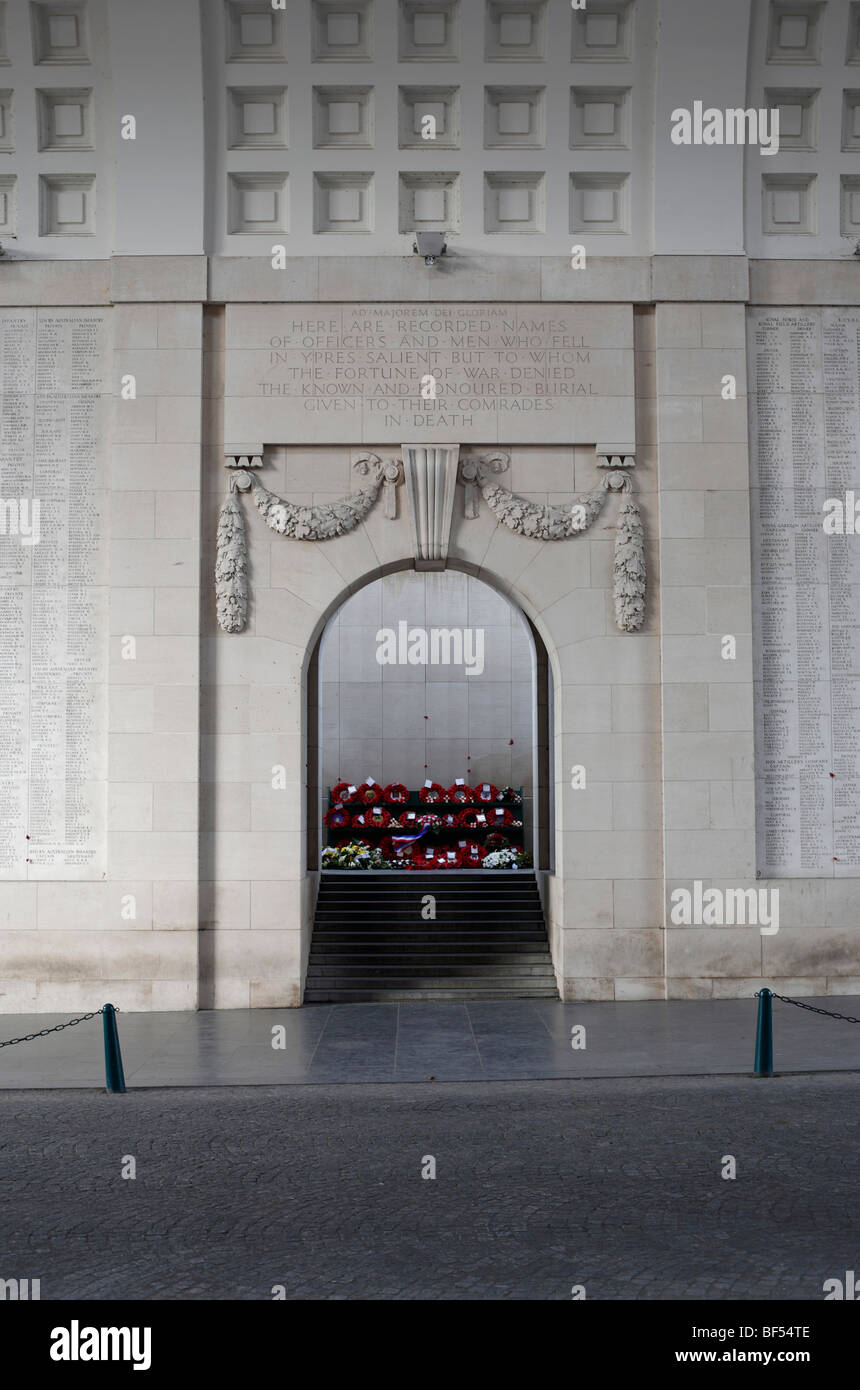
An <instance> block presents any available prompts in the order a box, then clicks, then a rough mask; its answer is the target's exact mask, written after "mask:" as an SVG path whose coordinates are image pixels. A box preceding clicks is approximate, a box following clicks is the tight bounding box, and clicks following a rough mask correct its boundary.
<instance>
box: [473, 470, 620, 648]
mask: <svg viewBox="0 0 860 1390" xmlns="http://www.w3.org/2000/svg"><path fill="white" fill-rule="evenodd" d="M508 465H509V459H508V457H507V455H505V454H489V455H487V456H485V457H482V458H475V459H464V460H463V462H462V463H461V465H460V477H461V481H462V482H463V483H464V484H465V488H466V517H467V518H470V519H472V518H475V517H476V516H477V515H478V501H477V495H476V493H477V491H480V493H481V495H482V496H483V499H484V501H485V502H486V504H487V506H488V507H489V509H490V511H491V512H492V513H493V515H494V516H495V517H496V519H497V520H498V521H500V522H501V523H502V525H504V526H507V528H508V530H510V531H514V532H515V533H516V534H517V535H520V536H528V537H530V538H531V539H533V540H540V541H561V540H567V539H568V538H569V537H571V536H578V535H581V534H582V533H583V532H584V531H587V530H588V528H589V527H590V526H591V525H592V524H593V523H594V522H595V521H596V520H597V518H598V516H600V514H601V512H602V511H603V508H604V506H605V505H606V499H607V497H608V496H609V493H610V492H620V493H621V494H622V503H621V507H620V511H619V516H618V522H617V525H616V532H615V563H614V576H613V578H614V594H615V621H616V623H617V624H618V627H619V628H620V629H621V631H622V632H638V631H639V629H640V628H641V627H642V624H643V622H644V621H645V592H646V583H647V578H646V569H645V532H644V529H643V526H642V518H641V516H640V514H639V506H638V504H637V502H636V499H635V497H634V495H633V482H632V479H631V478H630V475H629V473H628V472H627V468H628V467H632V466H633V460H632V459H631V458H630V457H629V456H625V457H623V458H619V459H618V462H616V461H615V458H614V457H610V456H608V457H607V462H606V464H604V465H602V466H604V467H606V468H607V469H608V472H607V474H606V476H605V477H604V478H603V481H602V482H601V485H600V487H599V488H597V489H596V490H595V491H594V492H592V493H588V494H587V495H586V496H584V497H575V498H574V499H573V501H572V502H568V503H565V505H564V506H546V505H544V506H542V505H541V504H540V503H538V502H530V501H529V500H528V498H525V497H518V496H517V495H516V493H513V492H510V491H509V490H508V488H505V487H502V486H501V484H500V483H498V482H496V481H495V479H496V477H497V476H498V475H499V474H500V473H503V472H505V470H506V469H507V467H508Z"/></svg>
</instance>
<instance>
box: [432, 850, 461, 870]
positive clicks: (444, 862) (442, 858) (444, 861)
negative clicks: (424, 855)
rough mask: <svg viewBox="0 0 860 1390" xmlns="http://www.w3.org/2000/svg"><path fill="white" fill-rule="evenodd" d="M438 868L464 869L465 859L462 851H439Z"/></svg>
mask: <svg viewBox="0 0 860 1390" xmlns="http://www.w3.org/2000/svg"><path fill="white" fill-rule="evenodd" d="M452 855H453V858H452V857H451V856H452ZM436 867H437V869H462V867H463V859H462V856H461V854H460V851H459V850H458V849H438V850H437V851H436Z"/></svg>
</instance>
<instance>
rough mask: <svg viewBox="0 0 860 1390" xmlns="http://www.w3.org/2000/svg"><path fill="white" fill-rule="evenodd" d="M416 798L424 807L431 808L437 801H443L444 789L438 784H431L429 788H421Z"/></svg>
mask: <svg viewBox="0 0 860 1390" xmlns="http://www.w3.org/2000/svg"><path fill="white" fill-rule="evenodd" d="M418 797H419V800H420V801H422V802H423V803H424V805H425V806H427V805H430V806H432V805H434V804H435V802H437V801H444V800H445V788H444V787H443V786H442V785H441V783H439V782H431V783H430V785H429V787H422V788H421V790H420V792H419V793H418Z"/></svg>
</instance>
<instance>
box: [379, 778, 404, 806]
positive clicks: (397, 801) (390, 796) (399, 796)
mask: <svg viewBox="0 0 860 1390" xmlns="http://www.w3.org/2000/svg"><path fill="white" fill-rule="evenodd" d="M383 796H384V798H385V800H386V801H387V802H388V804H389V806H405V805H406V803H407V802H408V800H409V788H408V787H404V785H403V783H402V782H389V784H388V786H387V787H386V788H385V791H384V792H383Z"/></svg>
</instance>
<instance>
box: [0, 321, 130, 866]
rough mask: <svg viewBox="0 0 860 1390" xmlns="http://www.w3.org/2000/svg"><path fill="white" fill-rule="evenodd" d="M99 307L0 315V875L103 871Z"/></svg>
mask: <svg viewBox="0 0 860 1390" xmlns="http://www.w3.org/2000/svg"><path fill="white" fill-rule="evenodd" d="M106 348H107V326H106V317H105V314H104V312H102V311H99V310H87V309H81V310H72V309H55V310H42V309H40V310H35V309H19V310H11V309H10V310H3V311H2V312H0V878H4V879H24V878H32V879H76V878H81V879H90V878H101V877H103V875H104V872H105V824H106V818H105V800H106V795H105V794H106V775H107V774H106V738H107V722H106V680H107V671H106V655H107V645H106V644H107V629H108V624H107V591H106V588H105V580H106V575H105V550H104V544H103V540H104V528H103V524H102V520H103V510H104V505H103V504H104V477H103V461H104V440H105V424H106V418H107V411H106V402H107V397H106V394H105V390H106V381H105V358H106Z"/></svg>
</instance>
